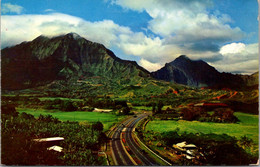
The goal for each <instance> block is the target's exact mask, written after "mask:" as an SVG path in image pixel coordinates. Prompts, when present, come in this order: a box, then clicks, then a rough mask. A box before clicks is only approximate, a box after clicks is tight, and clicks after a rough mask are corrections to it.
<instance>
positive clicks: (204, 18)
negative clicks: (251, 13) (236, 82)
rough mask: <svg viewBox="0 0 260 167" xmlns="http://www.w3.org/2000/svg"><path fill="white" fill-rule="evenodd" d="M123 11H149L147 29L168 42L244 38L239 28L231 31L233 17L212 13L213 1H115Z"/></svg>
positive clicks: (220, 40) (221, 40)
mask: <svg viewBox="0 0 260 167" xmlns="http://www.w3.org/2000/svg"><path fill="white" fill-rule="evenodd" d="M113 3H114V4H117V5H120V6H122V7H124V8H128V9H132V10H137V11H143V10H144V11H146V12H147V13H148V14H149V15H150V16H151V17H152V20H150V21H149V25H148V28H149V29H150V30H151V31H153V32H154V33H155V34H158V35H161V36H163V37H164V38H165V40H166V41H167V42H168V43H169V42H171V43H175V44H176V43H180V42H183V43H185V42H197V41H201V40H212V41H215V42H230V41H233V40H237V39H240V38H241V37H243V35H244V34H243V32H242V31H241V30H240V28H238V27H235V28H231V27H230V26H229V25H228V24H227V23H229V22H231V21H232V20H231V18H230V17H229V16H228V15H226V14H220V13H219V12H215V14H209V13H208V11H207V10H206V9H207V8H208V7H211V6H212V5H213V2H212V1H211V0H204V1H201V0H174V1H173V0H163V1H162V0H142V1H141V2H139V1H138V2H137V1H132V0H114V1H113Z"/></svg>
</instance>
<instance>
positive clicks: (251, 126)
mask: <svg viewBox="0 0 260 167" xmlns="http://www.w3.org/2000/svg"><path fill="white" fill-rule="evenodd" d="M235 115H236V116H237V117H238V119H239V120H240V122H238V123H213V122H198V121H185V120H179V121H173V120H167V121H163V120H154V121H150V122H149V123H148V124H147V126H146V130H147V131H148V130H150V131H154V132H167V131H173V130H176V128H178V129H179V130H180V132H185V131H186V132H187V133H190V132H191V133H205V134H208V133H215V134H227V135H230V136H234V137H236V138H237V139H240V138H241V137H242V136H247V137H248V138H251V139H253V141H254V143H256V144H258V143H259V141H258V137H259V126H258V119H259V118H258V115H252V114H247V113H240V112H236V113H235Z"/></svg>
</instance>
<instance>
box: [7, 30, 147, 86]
mask: <svg viewBox="0 0 260 167" xmlns="http://www.w3.org/2000/svg"><path fill="white" fill-rule="evenodd" d="M92 76H102V77H106V78H113V79H114V80H120V79H123V80H126V79H127V80H128V82H133V83H135V82H137V80H139V79H141V78H142V77H150V73H149V72H148V71H146V70H145V69H144V68H142V67H140V66H138V65H137V63H136V62H134V61H126V60H121V59H120V58H118V57H116V56H115V55H114V53H113V52H112V51H110V50H108V49H106V48H105V47H104V46H103V45H101V44H98V43H94V42H91V41H88V40H86V39H84V38H82V37H80V36H79V35H77V34H75V33H69V34H67V35H62V36H58V37H53V38H48V37H45V36H39V37H37V38H36V39H34V40H33V41H31V42H23V43H21V44H19V45H16V46H13V47H10V48H5V49H3V50H2V89H9V90H14V89H25V88H31V87H35V86H40V85H45V84H47V83H50V82H52V81H55V80H71V79H74V80H77V79H84V78H87V77H92Z"/></svg>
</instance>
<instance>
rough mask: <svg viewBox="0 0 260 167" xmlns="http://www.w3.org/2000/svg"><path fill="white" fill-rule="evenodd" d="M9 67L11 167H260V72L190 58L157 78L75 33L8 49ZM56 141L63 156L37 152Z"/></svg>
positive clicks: (5, 102)
mask: <svg viewBox="0 0 260 167" xmlns="http://www.w3.org/2000/svg"><path fill="white" fill-rule="evenodd" d="M24 60H27V61H24ZM1 63H2V64H1V65H2V71H1V72H2V81H1V82H2V90H1V91H2V94H1V99H2V101H1V115H2V122H1V127H3V128H2V136H3V137H4V140H2V144H3V145H4V147H3V150H2V155H3V156H2V157H3V159H2V162H3V163H4V164H6V165H38V164H44V165H249V164H255V163H257V160H258V157H259V153H258V152H259V142H258V139H259V133H258V132H259V126H258V122H259V111H258V98H259V91H258V72H256V73H254V74H252V75H235V74H231V73H220V72H218V71H217V70H216V69H215V68H214V67H212V66H210V65H208V64H207V63H206V62H204V61H202V60H191V59H189V58H188V57H187V56H184V55H182V56H180V57H178V58H177V59H176V60H174V61H173V62H171V63H168V64H166V65H165V67H163V68H162V69H160V70H158V71H156V72H153V73H150V72H148V71H147V70H145V69H144V68H142V67H141V66H139V65H138V64H137V63H136V62H134V61H128V60H122V59H120V58H118V57H116V56H115V55H114V53H113V52H112V51H110V50H108V49H106V48H105V47H104V46H103V45H102V44H98V43H94V42H91V41H88V40H87V39H84V38H82V37H80V36H79V35H75V34H74V33H69V34H66V35H61V36H57V37H53V38H48V37H45V36H39V37H38V38H36V39H34V40H33V41H30V42H24V43H21V44H19V45H16V46H13V47H9V48H5V49H3V50H2V62H1ZM200 67H203V68H200ZM49 137H63V138H64V141H62V142H61V143H59V146H60V147H62V148H63V151H62V152H57V151H56V152H55V151H47V144H46V146H44V147H42V146H41V144H39V143H35V142H33V141H34V139H41V138H49ZM184 141H185V142H184ZM183 142H184V143H186V144H185V145H189V146H192V147H193V150H189V149H187V148H184V146H185V145H184V143H183ZM179 143H182V144H179ZM178 144H179V145H184V146H183V147H179V145H178ZM177 146H178V147H177ZM9 148H12V149H9ZM45 148H46V149H45ZM48 148H49V147H48ZM16 152H19V154H18V153H17V154H16ZM50 152H51V153H50ZM23 154H26V155H27V156H26V158H24V159H23V160H20V159H21V156H22V155H23ZM30 154H34V155H35V157H34V160H32V159H30V156H29V155H30ZM239 157H243V158H240V159H239Z"/></svg>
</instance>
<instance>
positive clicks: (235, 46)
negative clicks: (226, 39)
mask: <svg viewBox="0 0 260 167" xmlns="http://www.w3.org/2000/svg"><path fill="white" fill-rule="evenodd" d="M245 47H246V45H245V44H243V43H231V44H227V45H224V46H222V47H221V49H220V51H219V53H220V54H222V55H226V54H230V53H240V52H242V51H243V50H245Z"/></svg>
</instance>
